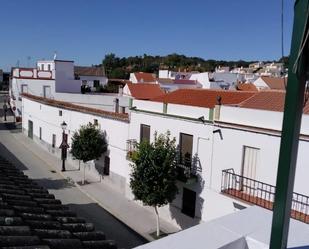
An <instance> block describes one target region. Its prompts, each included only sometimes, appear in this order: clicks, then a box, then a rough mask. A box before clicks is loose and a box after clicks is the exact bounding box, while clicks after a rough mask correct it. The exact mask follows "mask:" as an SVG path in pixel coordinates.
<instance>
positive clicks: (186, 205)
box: [181, 188, 196, 218]
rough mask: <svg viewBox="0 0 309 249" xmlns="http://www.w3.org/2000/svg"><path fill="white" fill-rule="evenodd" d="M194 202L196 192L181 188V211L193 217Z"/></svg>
mask: <svg viewBox="0 0 309 249" xmlns="http://www.w3.org/2000/svg"><path fill="white" fill-rule="evenodd" d="M195 203H196V192H195V191H192V190H190V189H187V188H183V195H182V210H181V212H182V213H184V214H186V215H188V216H190V217H192V218H194V217H195Z"/></svg>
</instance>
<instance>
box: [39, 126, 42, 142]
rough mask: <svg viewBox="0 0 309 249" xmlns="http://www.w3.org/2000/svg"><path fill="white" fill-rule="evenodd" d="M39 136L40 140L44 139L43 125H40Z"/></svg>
mask: <svg viewBox="0 0 309 249" xmlns="http://www.w3.org/2000/svg"><path fill="white" fill-rule="evenodd" d="M39 138H40V140H42V127H40V130H39Z"/></svg>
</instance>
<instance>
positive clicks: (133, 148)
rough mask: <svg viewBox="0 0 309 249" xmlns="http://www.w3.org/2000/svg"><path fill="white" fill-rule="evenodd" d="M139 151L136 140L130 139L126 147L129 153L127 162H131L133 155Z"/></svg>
mask: <svg viewBox="0 0 309 249" xmlns="http://www.w3.org/2000/svg"><path fill="white" fill-rule="evenodd" d="M136 149H137V141H136V139H128V140H127V147H126V151H127V156H126V158H127V160H131V158H132V155H133V153H134V152H135V151H136Z"/></svg>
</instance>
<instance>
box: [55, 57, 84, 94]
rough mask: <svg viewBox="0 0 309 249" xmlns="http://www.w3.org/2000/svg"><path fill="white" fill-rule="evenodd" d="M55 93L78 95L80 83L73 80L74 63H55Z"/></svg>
mask: <svg viewBox="0 0 309 249" xmlns="http://www.w3.org/2000/svg"><path fill="white" fill-rule="evenodd" d="M55 70H56V77H55V79H56V92H69V93H80V91H81V89H80V87H81V81H80V80H75V79H74V63H73V62H70V61H55Z"/></svg>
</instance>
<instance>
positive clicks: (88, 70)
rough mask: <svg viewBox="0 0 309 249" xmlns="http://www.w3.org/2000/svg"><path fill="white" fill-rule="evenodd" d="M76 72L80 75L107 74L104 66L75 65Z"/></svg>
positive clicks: (100, 75)
mask: <svg viewBox="0 0 309 249" xmlns="http://www.w3.org/2000/svg"><path fill="white" fill-rule="evenodd" d="M74 73H75V74H76V75H78V76H98V77H102V76H105V73H104V70H103V67H81V66H75V67H74Z"/></svg>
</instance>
